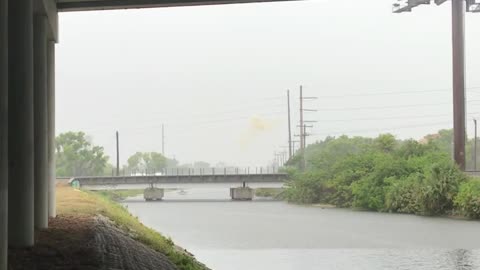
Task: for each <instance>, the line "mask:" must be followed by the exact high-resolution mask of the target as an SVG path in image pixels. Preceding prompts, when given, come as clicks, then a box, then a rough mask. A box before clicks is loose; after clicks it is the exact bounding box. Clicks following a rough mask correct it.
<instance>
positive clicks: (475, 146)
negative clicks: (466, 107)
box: [473, 119, 477, 171]
mask: <svg viewBox="0 0 480 270" xmlns="http://www.w3.org/2000/svg"><path fill="white" fill-rule="evenodd" d="M473 123H474V124H475V140H474V141H473V170H474V171H477V119H473Z"/></svg>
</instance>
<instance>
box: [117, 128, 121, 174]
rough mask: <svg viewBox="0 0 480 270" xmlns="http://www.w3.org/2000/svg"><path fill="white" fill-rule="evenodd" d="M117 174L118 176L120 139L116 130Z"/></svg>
mask: <svg viewBox="0 0 480 270" xmlns="http://www.w3.org/2000/svg"><path fill="white" fill-rule="evenodd" d="M117 176H120V140H119V138H118V131H117Z"/></svg>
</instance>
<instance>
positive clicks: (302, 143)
mask: <svg viewBox="0 0 480 270" xmlns="http://www.w3.org/2000/svg"><path fill="white" fill-rule="evenodd" d="M313 99H317V98H316V97H304V96H303V86H302V85H300V125H299V126H298V127H299V128H300V151H301V154H302V163H301V165H300V166H301V169H302V170H304V169H305V168H306V159H305V148H306V147H307V144H306V141H307V140H306V137H307V136H308V135H307V127H310V128H311V127H313V126H307V125H306V124H305V123H306V122H309V123H314V122H316V121H305V119H304V116H303V113H304V112H316V111H317V110H311V109H305V108H304V106H303V102H304V101H305V100H313Z"/></svg>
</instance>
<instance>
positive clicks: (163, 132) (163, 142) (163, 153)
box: [162, 124, 165, 156]
mask: <svg viewBox="0 0 480 270" xmlns="http://www.w3.org/2000/svg"><path fill="white" fill-rule="evenodd" d="M162 155H163V156H165V125H164V124H162Z"/></svg>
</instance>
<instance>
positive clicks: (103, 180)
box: [70, 173, 287, 186]
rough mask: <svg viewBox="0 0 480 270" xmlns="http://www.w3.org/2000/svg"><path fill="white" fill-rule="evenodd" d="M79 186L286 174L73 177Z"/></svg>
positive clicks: (271, 178) (264, 178)
mask: <svg viewBox="0 0 480 270" xmlns="http://www.w3.org/2000/svg"><path fill="white" fill-rule="evenodd" d="M74 181H78V183H79V184H80V186H95V185H102V186H104V185H135V184H187V183H188V184H190V183H191V184H208V183H228V184H230V183H243V182H245V183H284V182H286V181H287V174H278V173H276V174H237V175H228V174H227V175H215V174H209V175H149V176H118V177H75V178H72V179H71V180H70V183H73V182H74Z"/></svg>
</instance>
